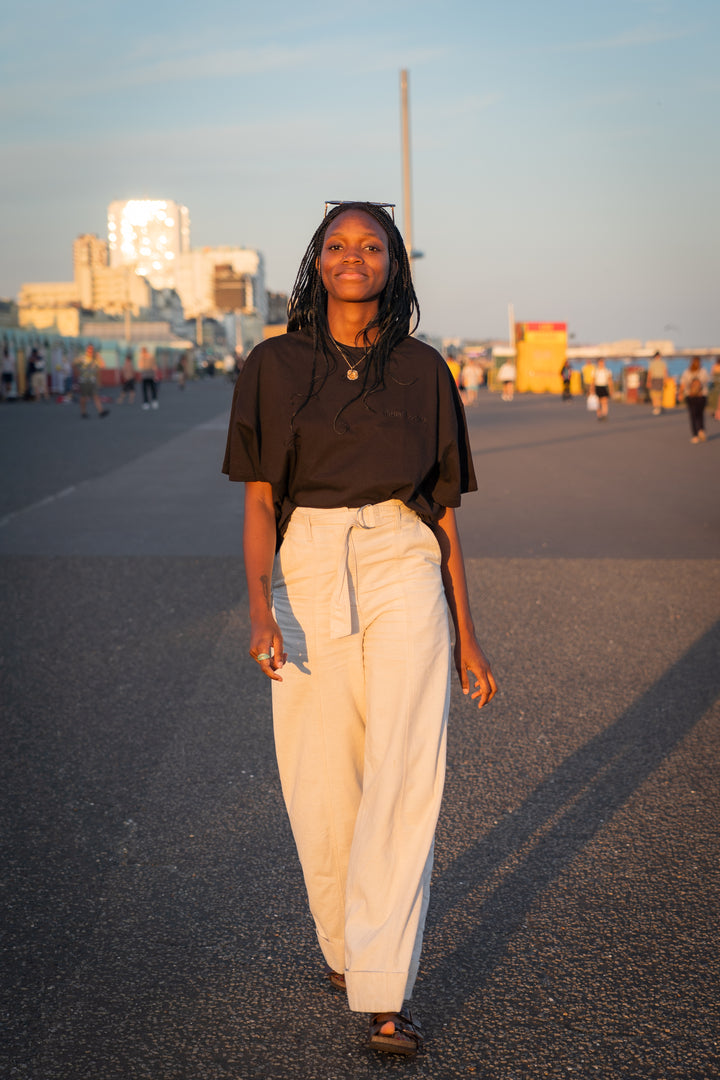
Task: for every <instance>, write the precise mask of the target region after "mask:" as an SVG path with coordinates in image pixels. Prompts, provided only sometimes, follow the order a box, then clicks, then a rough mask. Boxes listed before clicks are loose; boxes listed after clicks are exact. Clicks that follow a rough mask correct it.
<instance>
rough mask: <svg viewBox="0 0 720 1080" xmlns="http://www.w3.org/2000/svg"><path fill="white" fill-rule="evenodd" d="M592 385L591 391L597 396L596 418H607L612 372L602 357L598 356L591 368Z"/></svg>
mask: <svg viewBox="0 0 720 1080" xmlns="http://www.w3.org/2000/svg"><path fill="white" fill-rule="evenodd" d="M592 385H593V392H594V393H595V394H597V398H598V408H597V418H598V420H607V418H608V407H609V405H610V395H611V393H612V388H613V382H612V372H611V371H610V368H609V367H608V366H607V364H606V363H605V359H604V357H600V359H599V360H598V361H597V363H596V364H595V366H594V368H593V382H592Z"/></svg>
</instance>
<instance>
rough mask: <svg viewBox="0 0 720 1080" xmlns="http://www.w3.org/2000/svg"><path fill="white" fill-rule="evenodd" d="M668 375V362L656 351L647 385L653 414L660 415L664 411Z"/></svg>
mask: <svg viewBox="0 0 720 1080" xmlns="http://www.w3.org/2000/svg"><path fill="white" fill-rule="evenodd" d="M667 377H668V367H667V364H666V363H665V361H664V360H663V358H662V354H661V353H659V352H656V353H655V355H654V356H653V358H652V360H651V361H650V363H649V364H648V369H647V386H648V389H649V391H650V401H651V402H652V414H653V416H660V414H661V413H662V402H663V390H664V389H665V380H666V379H667Z"/></svg>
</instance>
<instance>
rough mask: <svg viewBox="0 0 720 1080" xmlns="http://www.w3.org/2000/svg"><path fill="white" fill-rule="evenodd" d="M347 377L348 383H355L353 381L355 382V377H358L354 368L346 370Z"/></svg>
mask: <svg viewBox="0 0 720 1080" xmlns="http://www.w3.org/2000/svg"><path fill="white" fill-rule="evenodd" d="M347 377H348V379H349V380H350V382H355V380H356V379H357V377H358V373H357V371H356V370H355V368H352V367H351V368H348V370H347Z"/></svg>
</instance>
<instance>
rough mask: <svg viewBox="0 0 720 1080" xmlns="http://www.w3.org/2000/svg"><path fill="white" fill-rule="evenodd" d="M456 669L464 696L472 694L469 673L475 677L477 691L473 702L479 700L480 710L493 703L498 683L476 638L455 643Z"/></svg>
mask: <svg viewBox="0 0 720 1080" xmlns="http://www.w3.org/2000/svg"><path fill="white" fill-rule="evenodd" d="M455 667H456V668H457V673H458V675H459V676H460V685H461V686H462V691H463V694H470V680H469V678H468V671H471V672H472V673H473V675H474V676H475V690H474V691H473V693H472V694H470V696H471V698H472V699H473V701H474V700H475V699H477V704H478V709H482V707H483V705H487V704H488V702H490V701H492V699H493V698H494V697H495V694H496V693H497V683H496V682H495V676H494V675H493V673H492V670H491V668H490V663H489V661H488V659H487V657H486V656H485V653H484V652H483V651H482V649H481V648H480V646H479V645H478V643H477V640H476V639H475V638H474V637H472V638H470V639H468V640H467V641H461V640H458V641H456V642H455Z"/></svg>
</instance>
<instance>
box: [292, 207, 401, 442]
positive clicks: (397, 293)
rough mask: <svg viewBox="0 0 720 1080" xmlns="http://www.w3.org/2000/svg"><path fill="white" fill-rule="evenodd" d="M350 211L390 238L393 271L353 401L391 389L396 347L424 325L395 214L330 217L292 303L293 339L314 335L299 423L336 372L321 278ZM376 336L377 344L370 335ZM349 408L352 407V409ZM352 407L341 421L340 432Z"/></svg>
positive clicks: (366, 338)
mask: <svg viewBox="0 0 720 1080" xmlns="http://www.w3.org/2000/svg"><path fill="white" fill-rule="evenodd" d="M348 210H358V211H362V213H364V214H368V215H369V216H370V217H371V218H374V219H375V221H377V223H378V224H379V225H380V226H381V228H382V230H383V232H384V233H385V234H386V236H387V242H388V254H389V256H390V269H389V272H388V279H387V282H386V283H385V288H384V289H383V291H382V293H381V294H380V298H379V302H378V309H377V313H376V314H375V316H374V318H372V319H371V320H370V322H369V323H368V324H367V326H366V327H365V328H364V330H363V333H362V339H363V344H362V347H363V348H365V349H366V350H367V352H366V355H367V361H368V362H367V365H364V368H365V370H364V373H363V377H362V381H361V384H360V387H359V390H358V393H357V394H356V396H355V397H354V398H353V399H352V401H356V400H357V399H358V398H362V399H363V401H364V402H365V404H366V406H367V407H368V408H369V407H370V406H369V405H368V401H367V399H368V397H369V396H370V395H371V394H373V393H375V392H376V391H377V390H380V389H382V387H383V386H384V385H385V368H386V366H387V363H388V360H389V358H390V354H391V352H392V351H393V349H394V348H395V347H396V345H399V344H400V342H401V341H404V340H405V338H406V337H408V335H410V334H412V333H413V332H414V331H415V330H416V329H417V326H418V323H419V321H420V306H419V304H418V299H417V296H416V295H415V289H414V287H413V282H412V273H411V270H410V260H409V259H408V254H407V251H406V249H405V243H404V241H403V238H402V236H401V235H400V230H399V229H398V227H397V225H396V224H395V222H394V221H393V219H392V217H391V216H390V214H388V212H387V210H385V209H384V208H383V207H381V206H377V205H375V204H374V203H368V202H345V203H340V204H339V205H338V206H335V207H333V209H332V210H331V211H330V212H329V213H328V214H326V216H325V218H324V219H323V221H322V222H321V223H320V225H319V226H318V228H317V229H316V230H315V233H314V235H313V238H312V240H311V241H310V243H309V244H308V247H307V250H306V252H305V254H304V256H303V259H302V262H301V263H300V269H299V270H298V274H297V277H296V279H295V284H294V286H293V290H292V293H291V294H290V300H289V302H288V327H287V328H288V333H290V332H292V331H294V330H305V331H307V332H309V333H310V334H311V335H312V341H313V366H312V375H311V379H310V384H309V387H308V391H307V394H306V396H305V398H304V400H303V401H302V402H301V403H300V405H299V406H298V408H297V409H296V410H295V413H294V415H293V419H294V418H295V417H296V416H297V414H298V412H300V410H301V409H302V408H303V407H304V406H305V405H306V404H307V403H308V401H309V400H310V398H311V397H313V396H314V395H315V394H317V393H318V391H319V390H320V388H321V387H322V385H323V384H324V382H325V380H326V379H327V377H328V375H329V374H330V372H331V371H332V370H334V367H335V363H336V353H335V349H334V346H333V337H332V334H331V333H330V326H329V324H328V319H327V289H326V288H325V285H324V284H323V280H322V275H321V273H320V265H319V263H320V255H321V253H322V249H323V244H324V242H325V234H326V233H327V231H328V229H329V227H330V226H331V225H332V223H333V221H335V219H336V218H337V217H339V216H340V214H344V213H346V211H348ZM373 332H375V335H374V338H375V339H374V341H371V340H370V335H371V334H372V333H373ZM347 404H348V405H349V404H351V402H348V403H347ZM345 408H347V405H345V406H343V408H342V409H341V410H340V412H339V413H338V415H337V416H336V417H335V426H336V425H337V421H338V420H339V418H340V413H342V412H344V410H345Z"/></svg>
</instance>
